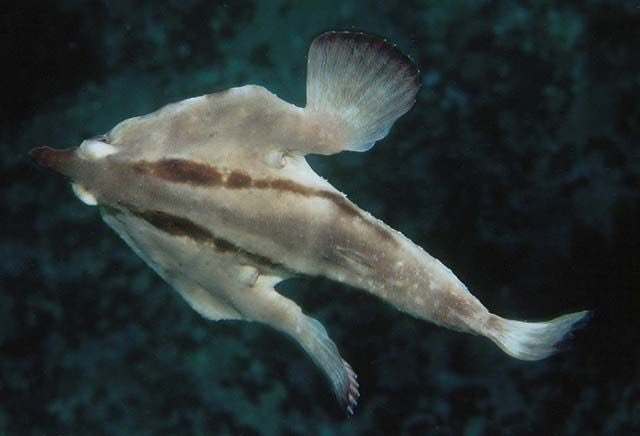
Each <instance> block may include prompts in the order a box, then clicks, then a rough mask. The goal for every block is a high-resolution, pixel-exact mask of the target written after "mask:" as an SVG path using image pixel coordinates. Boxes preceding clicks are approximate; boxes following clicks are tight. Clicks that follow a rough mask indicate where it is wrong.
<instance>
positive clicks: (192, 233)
mask: <svg viewBox="0 0 640 436" xmlns="http://www.w3.org/2000/svg"><path fill="white" fill-rule="evenodd" d="M120 206H121V207H124V208H125V209H127V210H129V211H130V212H131V213H132V214H134V215H135V216H137V217H139V218H141V219H143V220H145V221H146V222H148V223H149V224H151V225H152V226H154V227H155V228H157V229H158V230H161V231H163V232H165V233H168V234H170V235H174V236H184V237H187V238H190V239H192V240H194V241H198V242H205V243H210V244H213V245H214V246H215V247H216V249H217V250H218V251H219V252H220V253H237V254H239V255H242V256H245V257H246V258H247V259H249V260H251V261H253V262H254V263H255V264H256V265H259V266H262V267H265V268H269V269H276V270H284V271H287V272H289V273H290V274H295V271H293V270H291V269H290V268H288V267H286V266H285V265H283V264H281V263H278V262H274V261H273V260H271V259H269V258H268V257H266V256H262V255H260V254H256V253H251V252H249V251H247V250H245V249H243V248H241V247H238V246H237V245H235V244H233V243H232V242H230V241H228V240H226V239H224V238H220V237H217V236H215V235H214V234H213V233H211V232H210V231H209V230H207V229H206V228H204V227H202V226H200V225H198V224H196V223H194V222H193V221H191V220H188V219H186V218H182V217H179V216H176V215H172V214H169V213H166V212H161V211H158V210H147V211H141V210H138V209H136V208H133V207H129V206H126V205H122V204H121V205H120ZM103 209H104V210H105V211H106V212H107V213H109V214H112V215H118V214H121V213H122V211H121V210H119V209H117V208H113V207H108V206H107V207H103Z"/></svg>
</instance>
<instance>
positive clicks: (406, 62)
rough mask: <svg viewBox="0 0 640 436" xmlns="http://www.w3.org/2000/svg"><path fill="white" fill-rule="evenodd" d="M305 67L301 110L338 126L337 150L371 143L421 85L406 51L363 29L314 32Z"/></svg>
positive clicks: (358, 148)
mask: <svg viewBox="0 0 640 436" xmlns="http://www.w3.org/2000/svg"><path fill="white" fill-rule="evenodd" d="M307 69H308V72H307V106H306V108H305V111H306V112H307V113H308V114H309V116H310V117H313V116H314V115H315V116H317V117H320V118H323V117H324V118H325V119H326V118H327V117H328V118H329V119H332V120H333V121H334V123H335V124H336V126H340V127H341V129H342V130H343V138H341V139H342V143H341V144H339V146H340V150H352V151H366V150H368V149H370V148H371V147H372V146H373V144H374V143H375V142H376V141H378V140H380V139H382V138H383V137H385V136H386V134H387V133H388V132H389V129H391V126H392V125H393V123H394V122H395V120H396V119H398V118H399V117H400V116H402V115H403V114H404V113H406V112H407V111H408V110H409V109H410V108H411V106H413V103H414V102H415V96H416V94H417V92H418V89H419V87H420V85H419V82H418V68H417V67H416V65H415V64H414V63H413V62H412V61H411V60H410V59H409V58H408V57H407V56H405V55H404V54H402V53H401V52H400V50H398V49H397V48H396V47H395V46H393V45H392V44H390V43H388V42H387V41H385V40H383V39H379V38H376V37H373V36H370V35H365V34H362V33H354V32H327V33H324V34H322V35H320V36H318V37H317V38H316V39H315V40H314V41H313V43H312V44H311V47H310V48H309V57H308V66H307ZM340 150H328V151H329V153H325V154H330V153H331V152H335V151H340Z"/></svg>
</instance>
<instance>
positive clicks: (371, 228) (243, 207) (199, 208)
mask: <svg viewBox="0 0 640 436" xmlns="http://www.w3.org/2000/svg"><path fill="white" fill-rule="evenodd" d="M211 120H216V122H215V123H212V122H211ZM273 125H277V126H279V127H281V128H279V129H273V128H272V126H273ZM261 126H264V128H261ZM314 131H315V130H314V129H308V128H307V125H306V124H305V114H304V112H303V111H302V110H301V109H300V108H297V107H295V106H292V105H289V104H287V103H285V102H284V101H282V100H280V99H278V98H277V97H276V96H275V95H273V94H271V93H269V92H268V91H266V90H265V89H264V88H260V87H254V86H247V87H243V88H235V89H231V90H229V91H225V92H222V93H219V94H212V95H208V96H204V97H199V98H195V99H190V100H187V101H185V102H181V103H178V104H172V105H170V106H167V107H165V108H163V109H161V110H160V111H158V112H156V113H154V114H151V115H148V116H145V117H140V118H134V119H132V120H128V121H125V122H123V123H121V124H120V125H119V126H116V127H115V128H114V129H113V130H112V132H110V133H109V134H108V142H109V143H110V144H111V145H113V146H114V147H116V148H117V149H118V150H122V152H120V153H116V154H114V155H111V156H108V157H106V158H104V159H102V160H100V161H99V162H90V161H78V166H77V169H75V170H73V172H74V173H73V174H71V176H72V178H73V179H74V180H75V181H76V182H77V183H79V184H80V185H81V186H83V187H84V188H85V189H86V190H88V191H89V192H91V193H93V194H94V195H95V197H96V199H97V200H98V202H99V203H100V204H104V205H111V206H117V205H118V204H120V203H122V204H128V205H136V207H137V208H139V209H142V210H151V209H153V210H160V211H166V212H171V213H175V211H176V210H177V211H180V213H179V214H180V216H183V217H186V218H188V219H189V220H191V221H193V222H194V223H198V224H199V225H202V226H204V227H206V228H208V229H210V230H211V232H212V233H213V234H215V235H216V236H219V237H222V238H225V239H227V240H230V241H233V243H234V244H235V245H237V246H239V247H241V248H243V249H245V250H247V251H249V252H251V253H256V254H260V255H263V256H266V257H269V258H271V259H277V261H278V262H279V263H282V264H284V265H286V266H287V267H288V269H289V271H295V272H298V273H302V274H308V275H325V276H327V277H330V278H332V279H335V280H338V281H341V282H344V283H348V284H350V285H352V286H355V287H358V288H363V289H366V290H368V291H370V292H372V293H374V294H376V295H378V296H380V297H382V298H384V299H385V300H387V301H389V302H391V303H392V304H394V305H395V306H396V307H398V308H399V309H401V310H404V311H406V312H408V313H411V314H412V315H415V316H418V317H421V318H426V319H429V320H430V321H433V322H436V323H438V324H442V325H445V326H447V327H450V328H455V329H458V330H465V331H475V330H478V329H480V328H482V327H483V323H484V322H486V320H487V317H488V312H487V311H486V309H484V307H483V306H482V305H481V304H480V303H479V302H478V300H477V299H475V298H474V297H473V296H472V295H471V294H470V293H469V292H468V291H467V290H466V287H465V286H464V285H463V284H462V283H461V282H460V281H459V280H458V279H457V278H456V277H455V275H454V274H453V273H452V272H451V271H450V270H448V269H447V268H446V267H444V266H443V265H442V264H441V263H440V262H439V261H438V260H436V259H434V258H433V257H431V256H429V255H428V254H427V253H425V252H424V251H423V250H422V249H420V248H419V247H417V246H415V245H414V244H413V243H412V242H411V241H409V240H408V239H407V238H405V237H403V236H402V235H401V234H400V233H399V232H396V231H395V230H393V229H391V228H389V227H388V226H386V225H385V224H384V223H382V222H381V221H379V220H377V219H375V218H374V217H372V216H371V215H369V214H368V213H367V212H364V211H362V210H361V209H359V208H357V206H355V205H352V207H353V210H354V211H357V214H356V213H353V212H350V213H349V212H345V211H344V210H343V209H342V208H341V207H338V206H336V205H335V204H334V202H333V201H331V200H329V199H326V198H322V197H318V196H316V195H301V194H299V193H296V192H287V191H280V190H276V189H258V188H244V189H238V188H229V187H225V186H224V185H221V186H213V187H211V186H194V185H193V184H189V183H170V184H168V183H166V181H165V180H163V179H159V178H156V177H153V176H148V175H141V174H138V173H137V172H136V171H135V169H134V164H135V163H136V162H141V161H145V162H154V161H157V160H160V159H163V158H168V157H171V158H183V159H189V160H191V161H194V160H195V161H200V162H204V163H209V164H211V165H214V166H215V167H216V168H217V169H219V170H220V172H221V173H222V175H223V180H224V178H225V176H228V174H229V173H230V172H231V171H233V170H241V171H242V172H243V173H246V174H247V175H248V176H249V177H250V178H251V179H252V180H261V179H266V180H269V179H285V180H292V181H296V182H297V183H300V184H303V185H304V186H305V187H310V188H314V189H318V190H322V191H330V192H335V193H336V194H337V195H340V196H341V195H342V194H340V193H339V192H338V191H337V190H336V189H335V188H333V187H332V186H331V185H330V184H329V183H328V182H327V181H326V180H324V179H322V178H321V177H320V176H318V175H317V174H316V173H315V172H314V171H313V170H312V169H311V168H310V167H309V166H308V165H307V163H306V161H305V159H304V158H303V157H302V156H300V155H296V154H297V153H296V151H297V150H295V149H294V147H295V148H296V149H303V150H306V149H307V148H311V149H314V148H317V147H318V146H317V144H316V140H317V139H318V138H317V137H315V136H313V135H311V134H310V132H314ZM291 138H295V140H293V141H292V139H291ZM325 138H326V136H324V137H323V138H321V139H320V140H319V141H317V142H320V141H322V139H325ZM265 142H266V143H271V144H277V145H278V146H271V147H266V146H265ZM281 144H284V145H281ZM281 152H287V153H289V154H290V155H288V156H285V159H286V164H285V165H283V166H282V167H280V166H279V165H274V164H273V161H271V160H270V158H271V157H272V154H273V153H281ZM85 171H86V172H87V175H86V176H84V175H83V173H84V172H85ZM114 175H117V177H114ZM123 186H126V187H135V189H121V187H123ZM345 201H348V200H346V199H345ZM181 239H184V238H181ZM180 243H192V242H191V241H182V240H180ZM155 251H164V249H162V250H155ZM230 256H231V255H230V254H222V255H217V254H216V252H215V250H214V252H213V253H211V254H209V255H208V257H210V258H211V259H212V258H214V257H222V259H223V260H220V262H221V263H222V264H223V265H224V267H223V268H221V271H220V275H222V276H224V277H225V279H226V277H227V276H228V275H229V265H228V264H227V262H226V260H227V258H228V257H230ZM211 259H209V269H208V270H207V272H206V274H205V276H206V277H205V278H203V279H201V280H208V281H209V282H211V283H220V282H221V280H223V279H222V278H218V277H216V274H215V273H214V272H213V270H212V269H213V268H212V264H213V261H212V260H211ZM238 263H248V262H246V261H245V262H243V261H239V262H238ZM254 266H256V267H257V268H258V269H260V268H261V266H260V265H254ZM183 274H184V272H183ZM278 275H279V276H280V277H283V278H286V277H288V276H289V275H290V273H289V272H288V271H279V272H278ZM220 288H221V289H212V291H213V292H214V293H215V295H216V296H219V295H222V296H223V297H222V298H223V299H228V298H230V297H229V296H226V295H225V294H227V293H228V291H227V290H226V289H224V288H223V287H220ZM231 293H232V294H235V290H234V291H232V292H231ZM234 297H235V296H234Z"/></svg>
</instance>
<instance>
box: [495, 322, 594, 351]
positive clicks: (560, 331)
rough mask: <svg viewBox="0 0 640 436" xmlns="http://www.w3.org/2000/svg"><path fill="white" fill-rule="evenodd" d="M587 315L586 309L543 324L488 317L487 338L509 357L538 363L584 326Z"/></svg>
mask: <svg viewBox="0 0 640 436" xmlns="http://www.w3.org/2000/svg"><path fill="white" fill-rule="evenodd" d="M590 314H591V312H589V311H586V310H585V311H582V312H576V313H570V314H568V315H563V316H560V317H558V318H554V319H552V320H550V321H546V322H523V321H514V320H510V319H504V318H500V317H499V316H496V315H491V316H492V318H491V319H490V321H489V323H488V326H489V331H488V332H487V336H488V337H489V338H490V339H491V340H492V341H493V342H495V343H496V344H497V345H498V347H500V348H501V349H502V350H503V351H504V352H505V353H507V354H508V355H510V356H513V357H515V358H517V359H522V360H540V359H544V358H545V357H548V356H550V355H552V354H554V353H555V352H557V351H559V350H560V349H561V344H562V343H563V342H565V341H566V340H567V339H569V338H570V337H571V332H573V331H575V330H576V329H578V328H580V327H582V326H584V324H585V323H586V322H587V321H588V319H589V317H590Z"/></svg>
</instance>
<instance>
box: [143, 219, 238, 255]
mask: <svg viewBox="0 0 640 436" xmlns="http://www.w3.org/2000/svg"><path fill="white" fill-rule="evenodd" d="M134 213H135V215H137V216H138V217H140V218H142V219H143V220H145V221H146V222H148V223H149V224H151V225H152V226H154V227H155V228H157V229H159V230H162V231H164V232H166V233H169V234H171V235H175V236H186V237H188V238H191V239H193V240H195V241H200V242H202V241H214V242H215V243H216V246H218V242H217V241H216V239H217V238H215V237H214V236H213V234H212V233H211V232H210V231H209V230H207V229H205V228H204V227H201V226H199V225H198V224H196V223H194V222H193V221H190V220H188V219H186V218H182V217H179V216H175V215H171V214H168V213H164V212H160V211H158V210H148V211H136V212H134ZM225 250H226V247H225ZM225 250H221V251H225Z"/></svg>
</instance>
